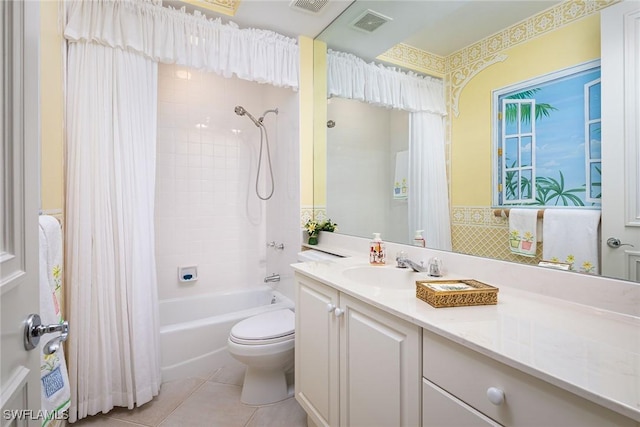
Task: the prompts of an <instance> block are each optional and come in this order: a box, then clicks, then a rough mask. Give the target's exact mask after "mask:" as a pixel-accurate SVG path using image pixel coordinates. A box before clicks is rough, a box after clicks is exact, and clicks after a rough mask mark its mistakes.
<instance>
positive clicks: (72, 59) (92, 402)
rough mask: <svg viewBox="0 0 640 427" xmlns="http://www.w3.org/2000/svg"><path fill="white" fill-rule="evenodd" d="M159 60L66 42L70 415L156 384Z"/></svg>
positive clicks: (124, 399)
mask: <svg viewBox="0 0 640 427" xmlns="http://www.w3.org/2000/svg"><path fill="white" fill-rule="evenodd" d="M156 98H157V64H156V63H155V62H153V61H151V60H149V59H147V58H145V57H143V56H141V55H139V54H137V53H132V52H129V51H125V50H122V49H117V48H112V47H108V46H103V45H99V44H97V43H91V42H89V43H85V42H80V43H70V44H69V55H68V81H67V113H66V117H67V147H66V182H67V189H66V210H65V213H66V226H65V227H66V259H67V260H68V265H67V268H66V284H67V286H68V295H69V322H70V324H71V325H72V326H71V332H70V334H69V375H70V380H71V381H70V383H71V387H72V397H71V402H72V403H71V408H70V413H69V420H70V421H71V422H73V421H75V420H77V419H79V418H83V417H86V416H87V415H93V414H96V413H98V412H107V411H109V410H110V409H112V408H113V407H114V406H126V407H128V408H133V407H134V406H136V405H137V406H139V405H142V404H144V403H145V402H148V401H150V400H151V399H152V398H153V396H155V395H157V394H158V391H159V388H160V361H159V357H160V355H159V354H160V353H159V333H158V328H159V326H158V306H157V299H158V298H157V287H156V264H155V251H154V194H155V191H154V186H155V161H156V156H155V147H156V127H157V126H156V110H157V102H156Z"/></svg>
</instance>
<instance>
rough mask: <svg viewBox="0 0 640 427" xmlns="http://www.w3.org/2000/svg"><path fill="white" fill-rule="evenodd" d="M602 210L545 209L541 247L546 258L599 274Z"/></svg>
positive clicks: (573, 268) (582, 270)
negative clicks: (599, 231)
mask: <svg viewBox="0 0 640 427" xmlns="http://www.w3.org/2000/svg"><path fill="white" fill-rule="evenodd" d="M599 223H600V211H599V210H585V209H546V210H545V211H544V220H543V233H544V246H543V248H542V253H543V256H542V257H543V258H544V260H545V261H555V262H566V263H567V264H572V268H571V269H572V270H574V271H581V272H583V273H593V274H598V273H599V272H600V263H599V261H598V225H599Z"/></svg>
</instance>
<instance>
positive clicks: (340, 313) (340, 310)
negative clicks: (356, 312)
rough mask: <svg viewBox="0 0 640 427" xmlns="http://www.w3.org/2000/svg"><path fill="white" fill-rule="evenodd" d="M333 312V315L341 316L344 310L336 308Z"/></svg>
mask: <svg viewBox="0 0 640 427" xmlns="http://www.w3.org/2000/svg"><path fill="white" fill-rule="evenodd" d="M333 314H335V315H336V317H340V316H342V315H343V314H344V310H342V309H340V308H336V309H335V310H334V311H333Z"/></svg>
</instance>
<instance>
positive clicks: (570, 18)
mask: <svg viewBox="0 0 640 427" xmlns="http://www.w3.org/2000/svg"><path fill="white" fill-rule="evenodd" d="M620 1H621V0H567V1H565V2H562V3H559V4H557V5H555V6H552V7H550V8H549V9H547V10H543V11H542V12H540V13H538V14H536V15H533V16H531V17H529V18H527V19H525V20H524V21H521V22H519V23H517V24H514V25H512V26H510V27H508V28H505V29H504V30H502V31H500V32H498V33H496V34H493V35H491V36H489V37H486V38H484V39H482V40H480V41H478V42H476V43H474V44H472V45H469V46H467V47H465V48H463V49H460V50H459V51H457V52H454V53H452V54H451V55H449V56H447V57H446V58H445V62H446V70H447V72H451V71H453V70H456V69H458V68H460V67H465V66H469V65H471V64H473V63H474V62H476V61H484V60H486V58H489V57H491V56H492V55H495V54H497V53H500V52H502V51H503V50H506V49H509V48H511V47H513V46H516V45H518V44H520V43H524V42H527V41H529V40H531V39H533V38H535V37H538V36H541V35H542V34H545V33H548V32H550V31H554V30H557V29H558V28H561V27H563V26H565V25H567V24H570V23H572V22H574V21H577V20H579V19H582V18H584V17H587V16H589V15H591V14H593V13H596V12H598V11H600V10H602V9H604V8H606V7H609V6H611V5H612V4H615V3H619V2H620Z"/></svg>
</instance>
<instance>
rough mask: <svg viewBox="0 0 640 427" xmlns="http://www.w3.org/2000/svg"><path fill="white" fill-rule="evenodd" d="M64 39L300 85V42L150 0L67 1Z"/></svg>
mask: <svg viewBox="0 0 640 427" xmlns="http://www.w3.org/2000/svg"><path fill="white" fill-rule="evenodd" d="M64 35H65V37H66V38H67V39H68V40H69V41H71V42H94V43H98V44H102V45H105V46H110V47H114V48H120V49H123V50H128V51H131V52H137V53H140V54H142V55H144V56H146V57H148V58H151V59H152V60H154V61H156V62H163V63H168V64H173V63H175V64H179V65H184V66H188V67H193V68H197V69H204V70H207V71H211V72H214V73H217V74H220V75H223V76H225V77H231V76H232V75H233V74H235V75H237V76H238V77H239V78H241V79H244V80H251V81H256V82H259V83H269V84H272V85H274V86H279V87H290V88H293V89H297V88H298V61H299V57H298V45H297V42H296V40H295V39H292V38H289V37H285V36H283V35H281V34H278V33H275V32H273V31H267V30H259V29H240V28H238V26H237V25H235V24H234V23H229V24H223V23H222V22H221V20H220V19H208V18H206V17H205V16H204V15H202V14H201V13H199V12H197V11H196V12H194V14H193V15H192V14H188V13H186V12H185V11H184V10H175V9H170V8H165V7H162V6H161V5H160V4H159V2H157V1H149V0H98V1H74V2H72V3H71V5H70V7H69V10H68V15H67V25H66V28H65V32H64Z"/></svg>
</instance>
